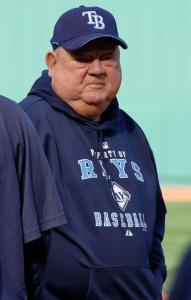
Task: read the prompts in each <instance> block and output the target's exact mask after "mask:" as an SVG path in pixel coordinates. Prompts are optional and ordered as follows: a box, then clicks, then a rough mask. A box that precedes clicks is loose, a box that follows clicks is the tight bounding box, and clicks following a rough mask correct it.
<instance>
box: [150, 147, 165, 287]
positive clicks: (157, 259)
mask: <svg viewBox="0 0 191 300" xmlns="http://www.w3.org/2000/svg"><path fill="white" fill-rule="evenodd" d="M151 158H152V161H153V164H154V167H155V170H156V175H157V169H156V164H155V160H154V156H153V153H152V151H151ZM165 215H166V206H165V203H164V199H163V197H162V192H161V189H160V186H159V182H158V175H157V204H156V220H155V227H154V236H153V243H152V252H151V270H152V272H153V274H154V276H155V278H156V281H157V282H158V284H159V286H160V288H161V290H162V286H163V282H164V281H165V279H166V276H167V270H166V264H165V257H164V253H163V248H162V241H163V238H164V233H165Z"/></svg>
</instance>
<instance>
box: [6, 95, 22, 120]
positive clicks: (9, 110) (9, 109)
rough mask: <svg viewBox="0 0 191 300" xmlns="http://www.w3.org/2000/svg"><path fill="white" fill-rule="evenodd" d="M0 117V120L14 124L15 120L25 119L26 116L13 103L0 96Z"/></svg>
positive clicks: (16, 104)
mask: <svg viewBox="0 0 191 300" xmlns="http://www.w3.org/2000/svg"><path fill="white" fill-rule="evenodd" d="M0 116H1V120H4V121H6V122H10V123H14V122H15V121H16V120H17V121H18V120H19V121H22V120H25V119H26V114H25V113H24V112H23V110H22V109H21V108H20V107H19V105H18V103H16V102H15V101H13V100H11V99H9V98H7V97H5V96H2V95H0Z"/></svg>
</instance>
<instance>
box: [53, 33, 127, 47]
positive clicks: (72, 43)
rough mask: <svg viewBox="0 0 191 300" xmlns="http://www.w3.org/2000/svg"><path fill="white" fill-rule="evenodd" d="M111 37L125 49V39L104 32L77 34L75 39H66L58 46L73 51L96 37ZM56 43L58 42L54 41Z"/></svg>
mask: <svg viewBox="0 0 191 300" xmlns="http://www.w3.org/2000/svg"><path fill="white" fill-rule="evenodd" d="M104 37H107V38H111V39H114V40H116V41H117V42H118V44H119V45H120V46H121V47H122V48H123V49H127V48H128V46H127V44H126V43H125V41H123V40H122V39H120V38H118V37H116V36H112V35H106V34H99V33H94V34H89V35H88V36H87V35H86V36H79V37H76V38H75V39H71V40H68V41H66V42H63V43H61V44H60V46H62V47H63V48H64V49H66V50H69V51H75V50H78V49H80V48H81V47H83V46H85V45H86V44H87V43H89V42H91V41H93V40H95V39H98V38H104ZM53 44H54V42H53V43H52V45H53ZM56 44H58V43H56Z"/></svg>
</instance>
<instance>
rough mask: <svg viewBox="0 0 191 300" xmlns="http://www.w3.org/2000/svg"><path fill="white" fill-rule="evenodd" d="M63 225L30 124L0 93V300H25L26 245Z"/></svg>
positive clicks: (56, 196)
mask: <svg viewBox="0 0 191 300" xmlns="http://www.w3.org/2000/svg"><path fill="white" fill-rule="evenodd" d="M50 207H51V209H49V208H50ZM64 223H66V219H65V216H64V213H63V208H62V204H61V202H60V199H59V196H58V193H57V191H56V187H55V183H54V180H53V178H52V174H51V172H50V168H49V165H48V162H47V160H46V157H45V155H44V151H43V148H42V145H41V143H40V141H39V138H38V136H37V134H36V132H35V130H34V126H33V125H32V123H31V121H30V120H29V118H28V117H27V115H26V114H25V113H24V112H23V110H22V109H21V108H20V107H19V106H18V105H17V104H16V103H15V102H13V101H11V100H9V99H7V98H5V97H2V96H0V300H26V299H27V290H26V281H25V274H24V272H25V255H24V252H25V247H27V248H30V245H32V244H33V242H35V241H40V240H41V236H42V235H43V233H44V232H46V231H47V230H48V229H50V228H52V227H54V226H58V225H61V224H64ZM24 244H25V245H26V246H25V247H24Z"/></svg>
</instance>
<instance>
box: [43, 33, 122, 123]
mask: <svg viewBox="0 0 191 300" xmlns="http://www.w3.org/2000/svg"><path fill="white" fill-rule="evenodd" d="M48 55H50V56H51V55H53V56H54V63H52V59H50V57H48ZM49 61H51V63H50V62H49ZM47 64H48V67H49V76H50V77H51V78H52V87H53V89H54V91H55V92H56V94H57V95H58V96H59V97H60V98H61V99H62V100H64V101H65V102H66V103H68V104H69V105H70V106H71V107H72V108H73V110H74V111H76V112H77V113H79V114H80V115H82V116H84V117H86V118H89V119H93V120H98V119H100V116H101V114H102V113H103V112H104V111H105V109H106V108H107V107H108V105H109V103H110V102H111V101H112V100H113V99H114V97H115V96H116V94H117V92H118V89H119V86H120V83H121V67H120V54H119V49H118V46H117V44H116V42H115V41H114V40H112V39H110V38H107V39H106V38H100V39H97V40H94V41H92V42H90V43H88V44H87V45H85V46H84V47H82V48H81V49H80V50H77V51H74V52H69V51H66V50H65V49H63V48H62V47H59V48H58V49H57V50H56V51H55V52H54V53H48V54H47Z"/></svg>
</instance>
